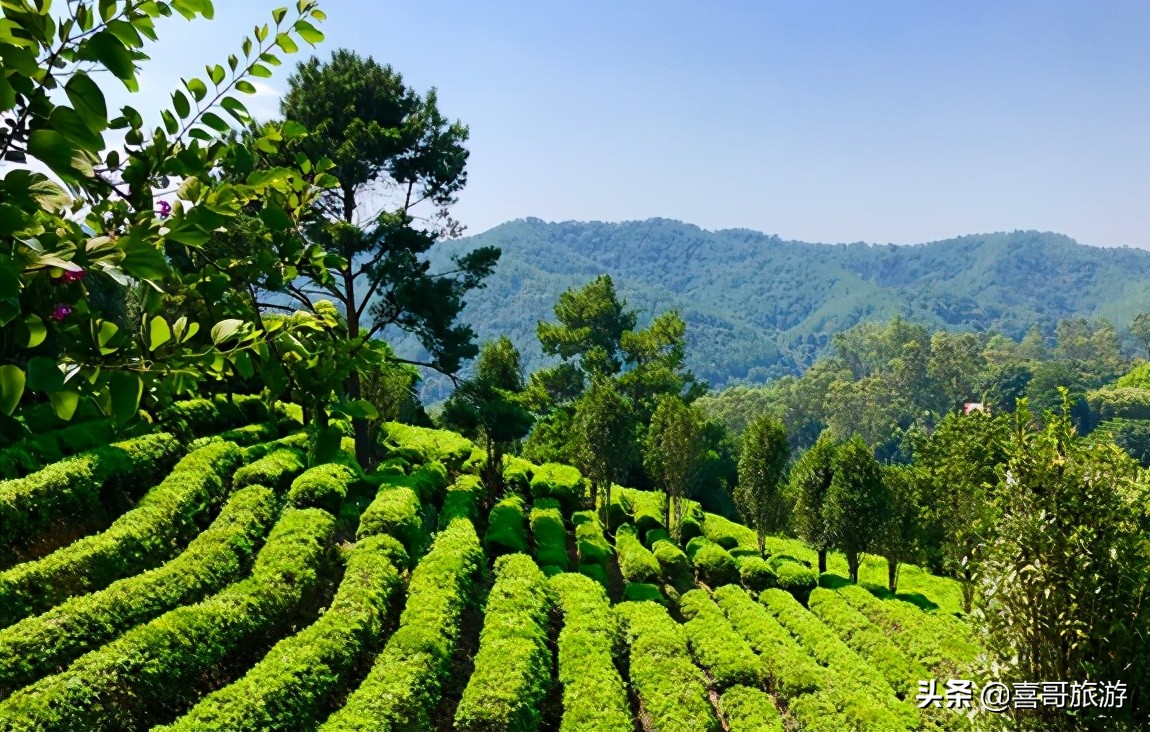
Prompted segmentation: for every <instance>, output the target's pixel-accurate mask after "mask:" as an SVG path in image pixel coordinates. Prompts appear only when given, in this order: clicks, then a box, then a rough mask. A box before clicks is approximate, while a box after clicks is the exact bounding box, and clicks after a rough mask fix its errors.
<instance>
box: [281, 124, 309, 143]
mask: <svg viewBox="0 0 1150 732" xmlns="http://www.w3.org/2000/svg"><path fill="white" fill-rule="evenodd" d="M280 134H281V135H283V138H284V139H285V140H294V139H295V138H297V137H303V136H304V135H306V134H307V128H306V127H304V126H303V125H302V124H300V123H299V122H296V121H295V120H294V119H289V120H284V122H283V124H282V125H280Z"/></svg>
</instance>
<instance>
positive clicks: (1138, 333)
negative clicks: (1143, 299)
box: [1130, 313, 1150, 358]
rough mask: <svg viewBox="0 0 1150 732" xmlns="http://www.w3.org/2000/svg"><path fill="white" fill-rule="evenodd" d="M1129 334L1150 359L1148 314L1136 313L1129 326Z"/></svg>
mask: <svg viewBox="0 0 1150 732" xmlns="http://www.w3.org/2000/svg"><path fill="white" fill-rule="evenodd" d="M1130 333H1131V334H1132V335H1133V336H1134V338H1135V339H1136V340H1137V341H1138V344H1139V345H1141V346H1142V349H1143V350H1144V351H1145V352H1146V358H1150V313H1138V314H1137V315H1135V316H1134V322H1133V323H1131V324H1130Z"/></svg>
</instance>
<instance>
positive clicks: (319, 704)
mask: <svg viewBox="0 0 1150 732" xmlns="http://www.w3.org/2000/svg"><path fill="white" fill-rule="evenodd" d="M387 539H388V537H384V536H374V537H369V538H367V539H364V540H363V541H360V542H358V543H357V544H356V545H355V546H354V547H353V548H352V549H351V551H350V552H348V557H347V569H346V570H345V571H344V574H343V581H342V582H341V583H340V585H339V590H338V591H337V592H336V595H335V599H334V600H332V603H331V606H330V607H329V608H328V609H327V610H326V611H324V613H323V615H321V616H320V618H319V620H317V621H316V622H315V623H313V624H312V625H310V626H308V627H307V628H305V629H304V630H302V631H300V632H299V633H297V634H295V635H293V636H290V637H288V638H285V639H283V640H281V641H280V642H279V643H277V644H276V645H275V647H274V648H272V649H271V651H269V652H268V654H267V655H266V656H265V657H264V659H263V660H262V661H260V662H259V663H257V664H256V665H255V666H254V667H252V669H251V670H250V671H248V672H247V673H246V674H245V675H244V676H243V678H241V679H239V680H238V681H236V682H235V683H234V684H232V685H230V686H226V687H224V688H222V689H220V690H219V691H216V692H214V693H212V694H210V695H208V696H206V697H204V698H203V699H202V700H200V702H199V703H198V704H196V706H194V707H193V708H192V710H191V711H190V712H188V713H187V714H186V715H184V716H183V717H181V718H180V719H179V720H177V721H176V723H175V724H172V725H171V726H169V727H164V728H161V729H168V730H226V732H237V731H239V730H252V732H255V731H256V730H273V729H274V730H298V729H307V728H312V727H314V726H315V725H316V723H317V722H318V721H319V718H320V716H321V714H322V712H323V711H324V709H325V706H326V704H327V702H328V701H329V700H331V698H332V697H333V695H334V694H335V693H336V692H337V691H338V690H339V687H340V684H341V683H342V682H343V680H345V679H346V678H347V676H348V675H349V674H350V673H351V672H352V671H353V670H354V668H355V664H356V663H357V662H358V661H359V660H360V659H361V658H362V657H363V656H364V654H365V653H366V652H367V650H368V649H369V648H370V646H371V644H372V643H373V641H374V640H375V639H376V638H377V637H378V636H379V634H380V633H381V632H382V631H383V629H384V626H385V623H386V619H387V615H388V610H389V608H390V607H391V604H392V599H393V598H395V597H396V596H397V595H398V593H399V592H400V591H401V590H402V588H403V580H402V579H401V578H400V576H399V572H398V571H396V567H395V565H394V564H393V563H392V561H391V558H390V553H391V551H392V549H391V544H390V543H389V542H388V541H387Z"/></svg>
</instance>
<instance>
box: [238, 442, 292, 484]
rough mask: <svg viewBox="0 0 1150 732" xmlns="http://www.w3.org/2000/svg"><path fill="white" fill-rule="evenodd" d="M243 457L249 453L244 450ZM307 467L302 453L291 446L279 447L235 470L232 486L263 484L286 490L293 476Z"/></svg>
mask: <svg viewBox="0 0 1150 732" xmlns="http://www.w3.org/2000/svg"><path fill="white" fill-rule="evenodd" d="M244 455H245V457H246V456H248V455H249V453H247V452H246V451H245V453H244ZM306 467H307V460H306V459H305V457H304V454H303V453H302V452H300V451H299V450H296V449H294V448H291V447H280V448H276V449H275V450H272V451H271V452H269V453H267V454H265V455H263V456H262V457H260V458H258V459H256V460H253V461H252V462H250V463H248V464H247V465H245V466H243V467H242V468H240V469H239V470H237V471H236V474H235V475H234V476H232V486H233V487H235V488H243V487H244V486H249V485H263V486H267V487H268V488H272V489H273V490H276V491H277V492H282V491H286V490H287V489H288V487H289V486H290V485H291V481H292V479H293V478H295V476H297V475H299V474H300V473H302V472H303V471H304V469H305V468H306Z"/></svg>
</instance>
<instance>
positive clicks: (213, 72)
mask: <svg viewBox="0 0 1150 732" xmlns="http://www.w3.org/2000/svg"><path fill="white" fill-rule="evenodd" d="M204 68H205V69H207V71H208V78H209V79H211V80H212V83H213V84H215V85H216V86H219V85H220V84H221V83H223V81H224V77H226V76H227V72H226V71H224V67H223V66H220V65H219V64H216V65H215V66H205V67H204Z"/></svg>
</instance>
